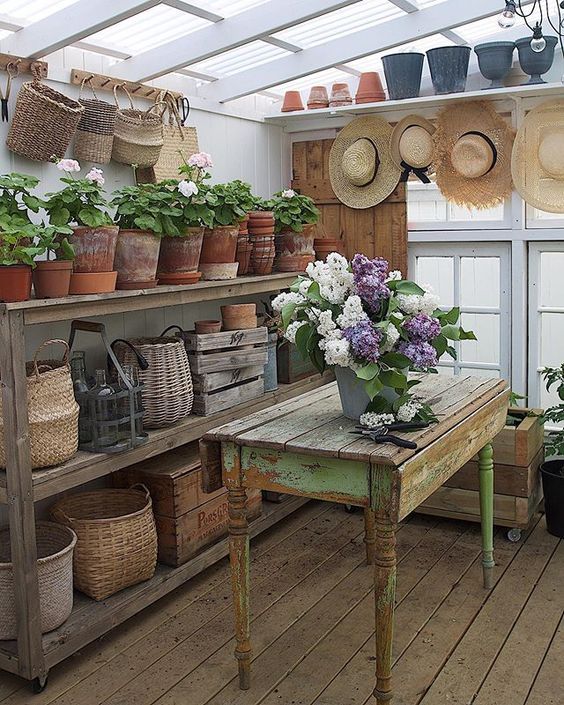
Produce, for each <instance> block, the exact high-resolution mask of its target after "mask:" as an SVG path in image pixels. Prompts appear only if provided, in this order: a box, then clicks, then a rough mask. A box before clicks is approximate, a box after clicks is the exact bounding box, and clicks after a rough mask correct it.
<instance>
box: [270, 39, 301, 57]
mask: <svg viewBox="0 0 564 705" xmlns="http://www.w3.org/2000/svg"><path fill="white" fill-rule="evenodd" d="M260 40H261V42H266V43H267V44H272V46H274V47H278V48H279V49H285V50H286V51H289V52H291V53H292V54H297V53H298V51H303V47H299V46H298V45H297V44H291V43H290V42H285V41H284V40H283V39H278V38H277V37H261V39H260Z"/></svg>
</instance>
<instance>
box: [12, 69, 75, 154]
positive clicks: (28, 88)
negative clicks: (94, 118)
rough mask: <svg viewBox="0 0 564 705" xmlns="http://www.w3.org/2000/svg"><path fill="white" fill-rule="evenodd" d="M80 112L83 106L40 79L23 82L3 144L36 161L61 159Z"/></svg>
mask: <svg viewBox="0 0 564 705" xmlns="http://www.w3.org/2000/svg"><path fill="white" fill-rule="evenodd" d="M83 113H84V106H83V105H81V104H80V103H78V102H77V101H76V100H73V99H72V98H69V97H68V96H66V95H63V94H62V93H59V92H58V91H55V90H53V89H52V88H50V87H49V86H46V85H45V84H43V83H41V81H39V80H33V81H29V82H27V83H24V84H23V85H22V87H21V88H20V92H19V93H18V98H17V100H16V109H15V112H14V117H13V119H12V124H11V125H10V131H9V132H8V137H7V139H6V146H7V147H8V149H10V150H11V151H12V152H16V153H17V154H21V156H23V157H27V158H28V159H34V160H35V161H38V162H47V161H49V160H50V159H51V158H52V157H59V158H62V157H64V156H65V152H66V151H67V148H68V146H69V144H70V141H71V139H72V137H73V135H74V133H75V132H76V128H77V126H78V123H79V121H80V118H81V116H82V114H83Z"/></svg>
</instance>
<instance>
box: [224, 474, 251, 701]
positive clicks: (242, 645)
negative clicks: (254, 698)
mask: <svg viewBox="0 0 564 705" xmlns="http://www.w3.org/2000/svg"><path fill="white" fill-rule="evenodd" d="M228 503H229V560H230V563H231V586H232V589H233V604H234V608H235V639H236V642H237V644H236V646H235V658H236V659H237V662H238V666H239V688H241V690H248V689H249V688H250V687H251V634H250V616H249V525H248V522H247V493H246V491H245V490H244V488H242V487H235V488H229V490H228Z"/></svg>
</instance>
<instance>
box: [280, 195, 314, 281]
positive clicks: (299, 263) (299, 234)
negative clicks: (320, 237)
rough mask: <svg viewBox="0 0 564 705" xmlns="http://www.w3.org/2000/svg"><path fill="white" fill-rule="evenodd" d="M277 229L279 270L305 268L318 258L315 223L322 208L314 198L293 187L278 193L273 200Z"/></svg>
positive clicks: (300, 269)
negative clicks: (316, 256)
mask: <svg viewBox="0 0 564 705" xmlns="http://www.w3.org/2000/svg"><path fill="white" fill-rule="evenodd" d="M271 204H272V210H273V212H274V232H275V233H276V259H275V261H274V266H275V268H276V269H277V270H278V271H280V272H303V271H304V270H305V268H306V266H307V265H308V264H309V263H310V262H313V261H314V260H315V251H314V249H313V240H314V230H313V227H312V226H313V225H315V223H317V222H318V221H319V210H318V208H317V207H316V205H315V203H314V202H313V199H311V198H310V197H309V196H302V195H301V194H299V193H296V191H294V190H293V189H285V190H284V191H279V192H278V193H275V194H274V196H273V198H272V201H271Z"/></svg>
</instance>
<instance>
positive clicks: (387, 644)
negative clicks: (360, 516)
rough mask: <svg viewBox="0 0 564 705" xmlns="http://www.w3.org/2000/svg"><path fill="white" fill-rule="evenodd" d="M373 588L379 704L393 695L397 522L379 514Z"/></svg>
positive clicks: (376, 691) (382, 704) (377, 518)
mask: <svg viewBox="0 0 564 705" xmlns="http://www.w3.org/2000/svg"><path fill="white" fill-rule="evenodd" d="M374 549H375V550H374V563H375V566H374V591H375V600H376V688H375V690H374V697H375V698H376V702H377V705H385V703H388V702H389V701H390V700H391V699H392V638H393V631H394V603H395V598H396V534H395V526H394V525H393V524H391V523H390V522H389V521H388V520H386V519H383V518H379V517H378V514H377V515H376V543H375V546H374Z"/></svg>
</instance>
